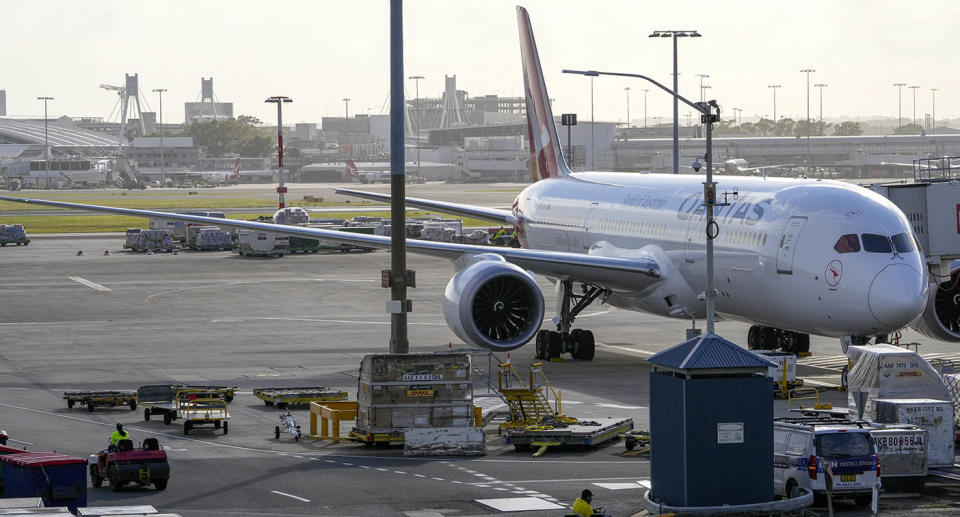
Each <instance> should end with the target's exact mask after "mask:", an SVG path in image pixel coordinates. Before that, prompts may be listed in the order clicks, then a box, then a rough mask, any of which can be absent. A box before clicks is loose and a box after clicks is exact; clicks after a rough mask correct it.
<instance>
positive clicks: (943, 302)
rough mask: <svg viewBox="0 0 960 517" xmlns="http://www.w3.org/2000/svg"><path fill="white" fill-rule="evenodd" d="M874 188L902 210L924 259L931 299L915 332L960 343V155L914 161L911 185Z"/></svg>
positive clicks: (898, 184)
mask: <svg viewBox="0 0 960 517" xmlns="http://www.w3.org/2000/svg"><path fill="white" fill-rule="evenodd" d="M870 188H872V189H873V190H874V191H876V192H877V193H879V194H880V195H882V196H884V197H886V198H887V199H889V200H890V201H892V202H893V203H894V204H895V205H897V206H898V207H899V208H900V210H902V211H903V213H904V214H905V215H906V216H907V219H908V220H909V221H910V225H911V226H912V228H913V235H914V237H915V238H916V240H917V244H918V245H919V247H920V249H921V251H922V252H923V254H924V256H925V257H926V262H927V267H928V269H929V270H930V298H929V301H928V303H927V308H926V309H925V310H924V313H923V315H922V316H921V317H920V318H919V319H918V320H917V321H916V322H914V324H913V327H914V328H915V329H916V330H918V331H920V332H921V333H923V334H925V335H927V336H930V337H933V338H937V339H941V340H944V341H950V342H960V156H944V157H940V158H921V159H919V160H914V161H913V182H912V183H884V184H875V185H872V186H871V187H870Z"/></svg>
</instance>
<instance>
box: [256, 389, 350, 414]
mask: <svg viewBox="0 0 960 517" xmlns="http://www.w3.org/2000/svg"><path fill="white" fill-rule="evenodd" d="M253 396H255V397H257V398H258V399H261V400H263V403H264V404H266V405H268V406H272V405H274V404H276V406H277V407H278V408H279V409H286V408H287V406H293V405H309V404H310V403H311V402H330V401H337V400H346V399H347V392H346V391H339V390H331V389H327V388H325V387H323V386H311V387H306V388H254V390H253Z"/></svg>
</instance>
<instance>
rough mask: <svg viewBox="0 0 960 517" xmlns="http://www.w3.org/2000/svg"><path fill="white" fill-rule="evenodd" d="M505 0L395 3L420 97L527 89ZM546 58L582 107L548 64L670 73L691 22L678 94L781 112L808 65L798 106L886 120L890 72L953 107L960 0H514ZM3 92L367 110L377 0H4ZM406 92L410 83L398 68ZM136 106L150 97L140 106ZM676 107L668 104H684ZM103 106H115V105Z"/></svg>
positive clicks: (380, 27)
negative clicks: (449, 79)
mask: <svg viewBox="0 0 960 517" xmlns="http://www.w3.org/2000/svg"><path fill="white" fill-rule="evenodd" d="M517 3H518V2H516V1H506V0H477V1H470V2H468V1H462V0H407V1H406V2H404V22H405V23H404V38H405V52H404V54H405V64H404V74H405V75H407V76H410V75H423V76H426V80H424V81H421V82H420V95H421V96H437V95H439V93H440V92H441V90H442V89H443V76H444V74H448V75H453V74H456V76H457V81H458V83H457V84H458V88H459V89H462V90H466V91H468V92H469V94H470V95H473V96H476V95H484V94H490V93H498V94H501V95H510V96H519V95H521V94H522V86H521V71H520V52H519V46H518V37H517V21H516V13H515V9H514V5H516V4H517ZM519 3H520V4H522V5H525V6H526V7H527V8H528V9H529V11H530V16H531V19H532V21H533V27H534V33H535V36H536V39H537V44H538V47H539V51H540V57H541V59H542V62H543V67H544V73H545V77H546V80H547V87H548V90H549V92H550V96H551V97H552V98H554V99H555V104H554V111H555V113H556V114H559V113H561V112H576V113H578V114H579V115H580V117H581V119H589V116H590V88H589V79H587V78H585V77H580V76H570V75H564V74H561V73H560V70H561V69H563V68H594V69H598V70H609V71H627V72H634V73H641V74H646V75H649V76H651V77H653V78H654V79H657V80H660V81H661V82H668V81H670V73H671V67H672V64H671V63H672V61H671V47H672V46H671V44H670V40H669V39H651V38H648V37H647V36H648V34H649V33H650V31H651V30H654V29H697V30H699V31H700V32H701V33H702V34H703V37H702V38H698V39H683V40H681V41H680V92H681V94H685V95H687V96H689V97H692V98H696V99H699V91H698V90H699V89H698V82H699V78H697V77H696V75H695V74H709V75H710V78H709V79H707V80H706V82H707V83H708V84H710V85H711V87H712V88H711V89H710V90H707V91H708V95H709V97H713V98H716V99H717V100H718V102H719V103H720V105H721V107H723V108H724V109H725V112H724V115H732V113H733V112H732V110H731V109H730V108H733V107H738V108H742V109H743V117H744V119H748V118H751V117H755V116H759V115H766V116H768V117H769V116H771V115H772V111H773V102H772V94H771V90H770V89H769V88H767V86H768V85H770V84H774V83H777V84H781V85H782V88H781V89H780V90H779V91H778V92H777V112H778V114H779V115H781V116H782V115H787V116H794V117H796V116H801V117H802V116H804V115H802V114H803V113H805V110H806V83H805V78H804V75H803V74H801V73H800V72H799V70H800V69H803V68H814V69H816V73H815V74H812V77H811V88H810V90H811V94H810V95H811V115H812V116H814V117H815V116H817V113H818V109H819V97H818V94H817V89H816V88H814V87H813V86H812V85H813V84H816V83H826V84H828V87H826V88H825V89H824V90H823V91H824V100H823V110H824V117H825V118H838V117H847V116H849V117H864V116H877V115H879V116H890V117H896V116H897V89H896V88H894V87H893V86H892V84H893V83H896V82H904V83H908V84H910V85H919V86H920V87H921V88H920V89H918V90H916V105H917V108H916V113H917V117H918V119H922V117H923V114H924V113H930V110H931V92H930V90H929V89H930V88H934V87H936V88H940V91H939V92H937V112H936V113H937V118H938V119H944V118H947V117H956V116H958V114H960V113H958V111H960V103H958V101H957V93H958V91H960V86H958V85H960V67H958V66H956V59H957V58H956V56H957V50H956V49H957V44H956V36H955V34H952V33H953V32H955V30H954V28H953V27H952V26H951V25H950V23H951V22H952V21H956V20H958V19H960V2H951V1H930V0H924V1H921V2H904V1H885V0H880V1H878V0H872V1H870V2H838V1H835V0H834V1H817V0H807V1H804V2H778V1H769V0H765V1H746V0H724V1H722V2H718V1H715V0H709V1H686V0H673V1H670V2H654V1H640V0H635V1H613V0H595V1H582V0H536V1H534V0H525V1H521V2H519ZM0 13H2V16H0V29H2V31H0V32H2V34H3V51H2V52H0V89H5V90H7V112H8V114H9V115H10V116H37V115H42V113H43V107H42V103H41V102H40V101H37V100H35V98H36V97H37V96H41V95H49V96H53V97H55V98H56V100H54V101H52V102H51V103H50V114H51V116H59V115H63V114H67V115H73V116H99V117H104V118H106V117H107V116H108V115H109V114H110V112H111V110H112V109H113V106H114V104H115V102H116V96H115V95H114V94H113V93H111V92H107V91H105V90H101V89H99V88H98V85H99V84H101V83H108V84H116V85H120V84H123V74H124V73H125V72H127V73H134V72H138V73H139V74H140V88H141V90H142V91H143V92H144V95H145V96H146V100H147V102H148V103H149V105H150V107H151V108H152V110H154V111H155V110H156V109H157V104H158V102H157V94H155V93H151V92H150V90H152V89H154V88H166V89H167V90H168V92H167V93H166V94H164V113H165V120H168V121H171V122H179V121H182V120H183V102H186V101H195V100H197V99H198V98H199V95H200V78H201V77H211V76H212V77H213V78H214V89H215V93H216V95H217V97H218V98H219V99H220V101H223V102H233V103H234V112H235V114H237V115H240V114H248V115H254V116H257V117H259V118H261V119H262V120H264V121H266V122H271V123H273V122H275V116H276V111H275V109H271V108H272V106H271V105H265V104H264V103H263V100H264V99H265V98H266V97H268V96H271V95H287V96H289V97H292V98H293V99H294V103H293V104H292V105H286V106H285V108H284V121H285V122H288V123H293V122H318V123H319V122H320V118H321V117H323V116H342V114H343V110H344V103H343V102H342V101H341V99H343V98H344V97H349V98H351V99H352V100H351V102H350V112H351V113H354V114H355V113H366V112H368V111H369V112H370V113H380V112H381V107H382V106H383V105H384V101H385V100H386V98H387V95H388V93H389V16H390V8H389V2H388V0H353V1H333V0H322V1H321V0H309V1H308V0H299V1H293V0H271V1H266V0H264V1H250V0H229V1H227V0H192V1H185V0H167V1H164V2H124V1H116V0H112V1H106V0H103V1H101V0H32V1H29V2H23V1H15V0H2V3H0ZM627 86H630V87H631V88H632V91H631V109H630V113H631V118H632V119H633V120H634V121H636V122H637V123H640V122H642V117H643V98H642V93H641V91H640V90H642V89H643V88H648V86H646V85H644V83H642V82H639V81H627V80H624V79H619V78H598V79H596V83H595V92H594V95H595V110H596V111H595V113H596V118H597V119H598V120H609V121H623V120H624V119H625V118H626V98H625V92H624V87H627ZM407 91H408V96H409V97H411V98H412V97H413V92H414V88H413V81H407ZM913 93H914V92H913V91H910V90H909V89H907V88H904V89H903V116H904V117H905V118H906V119H910V118H911V117H912V116H913V104H912V102H913V97H912V94H913ZM648 95H649V96H648V104H647V111H648V116H649V117H650V118H649V120H650V122H651V123H652V122H653V117H654V116H662V117H664V119H665V120H666V119H667V118H669V116H670V110H671V108H670V98H669V96H668V95H666V94H663V93H659V92H654V91H651V92H650V93H649V94H648ZM144 109H145V110H146V109H147V108H146V107H144ZM687 111H688V110H683V109H681V117H684V116H685V115H684V114H685V113H686V112H687ZM114 119H116V115H115V116H114Z"/></svg>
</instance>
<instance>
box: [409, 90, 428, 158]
mask: <svg viewBox="0 0 960 517" xmlns="http://www.w3.org/2000/svg"><path fill="white" fill-rule="evenodd" d="M408 79H413V83H414V84H415V85H416V86H415V88H416V91H417V97H416V101H414V108H413V113H414V116H413V119H414V120H416V121H417V176H422V174H421V172H420V115H421V114H420V79H426V77H424V76H422V75H411V76H410V77H408Z"/></svg>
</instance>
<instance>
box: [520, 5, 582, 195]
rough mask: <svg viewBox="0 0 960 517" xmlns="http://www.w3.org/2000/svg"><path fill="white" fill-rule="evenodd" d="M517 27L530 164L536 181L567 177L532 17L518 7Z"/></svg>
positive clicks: (568, 171)
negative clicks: (531, 23)
mask: <svg viewBox="0 0 960 517" xmlns="http://www.w3.org/2000/svg"><path fill="white" fill-rule="evenodd" d="M517 25H518V26H519V29H520V59H521V61H522V62H523V84H524V87H523V89H524V94H525V96H526V101H527V102H526V104H527V135H528V137H529V138H530V164H531V168H532V169H533V181H537V180H541V179H546V178H554V177H558V176H566V175H567V174H569V173H570V169H569V168H568V167H567V164H566V162H565V161H564V160H563V153H562V151H561V149H560V141H559V139H558V138H557V125H556V122H555V121H554V119H553V111H552V110H551V109H550V96H549V95H547V85H546V83H545V82H544V79H543V70H542V69H541V68H540V56H539V54H538V53H537V42H536V40H534V38H533V27H532V26H531V25H530V15H529V14H527V10H526V9H524V8H523V7H520V6H517Z"/></svg>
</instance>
